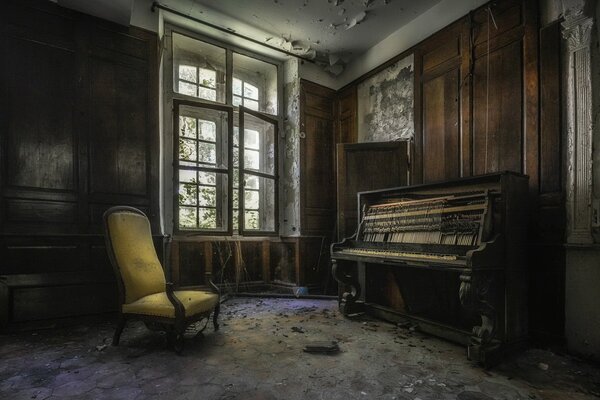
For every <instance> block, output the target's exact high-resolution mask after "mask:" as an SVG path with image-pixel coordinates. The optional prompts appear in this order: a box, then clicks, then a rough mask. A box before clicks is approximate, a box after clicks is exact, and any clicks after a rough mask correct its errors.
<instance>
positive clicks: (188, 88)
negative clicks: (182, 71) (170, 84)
mask: <svg viewBox="0 0 600 400" xmlns="http://www.w3.org/2000/svg"><path fill="white" fill-rule="evenodd" d="M197 90H198V86H196V85H194V84H193V83H187V82H179V87H178V90H177V91H178V92H179V93H181V94H185V95H186V96H194V97H196V93H197Z"/></svg>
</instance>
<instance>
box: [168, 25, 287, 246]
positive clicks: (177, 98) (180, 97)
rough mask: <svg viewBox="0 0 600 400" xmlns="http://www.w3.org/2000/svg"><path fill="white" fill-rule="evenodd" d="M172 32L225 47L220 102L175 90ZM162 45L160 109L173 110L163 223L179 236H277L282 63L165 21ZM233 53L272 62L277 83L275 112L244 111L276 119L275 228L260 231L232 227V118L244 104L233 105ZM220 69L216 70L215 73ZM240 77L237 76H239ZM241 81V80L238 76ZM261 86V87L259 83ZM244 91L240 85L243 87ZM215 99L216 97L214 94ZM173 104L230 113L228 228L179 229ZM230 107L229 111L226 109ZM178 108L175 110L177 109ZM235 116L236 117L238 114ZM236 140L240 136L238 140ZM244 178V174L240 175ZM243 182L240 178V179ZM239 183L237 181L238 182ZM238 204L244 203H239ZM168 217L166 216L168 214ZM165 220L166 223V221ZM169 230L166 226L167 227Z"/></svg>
mask: <svg viewBox="0 0 600 400" xmlns="http://www.w3.org/2000/svg"><path fill="white" fill-rule="evenodd" d="M173 34H179V35H183V36H187V37H189V38H191V39H195V40H199V41H202V42H205V43H207V44H211V45H213V46H217V47H220V48H223V49H224V50H225V56H226V58H225V71H224V73H225V100H224V102H219V101H212V100H208V99H203V98H199V97H193V96H189V95H185V94H182V93H178V92H177V89H176V88H175V87H174V85H173V82H174V80H175V79H177V80H179V77H178V76H174V75H175V73H176V72H175V70H174V67H175V65H179V63H176V61H175V59H174V57H173ZM163 44H164V46H163V48H164V49H165V51H164V58H163V60H164V64H163V81H162V85H161V91H162V93H163V105H164V107H163V110H164V111H165V112H166V111H167V110H169V111H172V112H171V113H170V117H172V118H173V120H172V121H171V122H170V121H169V114H166V115H164V127H165V134H166V135H165V136H166V138H168V134H169V133H170V134H171V138H170V139H166V141H165V142H163V143H165V144H167V143H168V142H170V144H168V146H171V145H172V146H173V149H172V151H166V152H164V153H163V159H164V165H165V166H169V167H172V170H171V169H169V168H165V169H164V180H165V182H167V181H170V182H172V187H171V191H172V194H169V193H168V191H167V192H164V191H163V196H164V197H163V198H164V199H165V200H164V201H165V209H170V210H172V211H173V214H172V218H169V219H167V220H166V224H167V227H168V226H169V225H168V224H169V223H172V226H171V228H172V229H171V231H172V232H173V234H174V235H178V236H193V235H198V234H200V235H203V236H207V237H209V236H214V237H224V236H225V237H226V236H230V237H232V238H239V237H244V236H253V237H256V236H264V237H269V236H278V235H279V231H280V221H281V218H280V215H279V214H280V211H281V207H280V205H279V201H280V198H281V197H280V193H279V192H280V191H281V190H282V188H281V186H280V185H279V175H278V173H279V171H280V170H281V166H282V164H283V157H282V155H281V154H280V151H281V149H282V148H283V147H282V146H281V144H280V143H279V141H280V140H282V138H281V132H280V130H281V129H282V127H283V115H284V108H283V91H284V76H283V62H282V61H279V60H277V59H275V58H270V57H268V56H265V55H263V54H260V53H254V52H252V51H248V50H246V49H243V48H240V47H238V46H236V45H233V44H229V43H226V42H222V41H219V40H217V39H213V38H210V37H207V36H204V35H202V34H200V33H196V32H193V31H190V30H189V29H186V28H183V27H180V26H177V25H173V24H171V23H166V24H165V30H164V37H163ZM234 53H237V54H240V55H244V56H247V57H251V58H254V59H256V60H259V61H262V62H265V63H268V64H271V65H273V66H275V67H276V70H277V75H276V76H277V82H276V87H277V102H276V106H277V114H268V113H267V112H262V111H254V110H251V109H246V112H247V113H249V112H252V113H256V115H258V118H260V119H266V120H268V121H275V136H276V137H275V165H274V168H275V171H276V174H277V175H274V176H273V178H274V185H275V188H274V191H275V193H274V196H275V204H274V206H275V210H274V218H275V221H274V231H262V230H243V229H242V226H241V224H240V222H238V228H237V229H236V230H234V229H233V213H234V210H233V175H234V166H233V127H234V124H235V122H234V119H236V113H239V115H241V113H240V109H241V108H242V107H243V104H242V105H240V106H233V78H234V74H233V70H234V68H233V58H234ZM218 73H219V72H218V71H217V74H218ZM238 79H239V78H238ZM241 80H242V81H243V79H241ZM249 83H250V84H253V85H254V83H253V82H249ZM258 87H259V89H260V86H258ZM242 90H243V87H242ZM261 97H264V96H260V94H259V104H260V98H261ZM217 98H218V96H217ZM176 105H177V106H181V105H189V106H192V107H200V108H203V107H206V108H212V109H218V110H222V111H225V109H227V112H228V113H229V114H228V115H230V117H229V118H230V121H231V123H230V124H229V125H230V126H229V127H228V131H230V135H231V136H230V137H229V142H228V143H229V146H228V147H229V148H228V150H227V152H228V158H229V161H228V164H230V166H229V171H228V192H229V193H228V194H229V200H228V202H227V207H228V221H227V230H213V229H208V230H206V229H180V228H179V202H178V195H179V160H178V154H177V152H178V143H177V140H178V138H179V132H177V124H178V120H179V110H178V109H177V110H176ZM229 110H230V111H229ZM176 111H177V112H176ZM239 115H238V116H239ZM238 140H239V139H238ZM240 161H241V163H243V159H240ZM241 167H242V164H240V166H239V169H240V171H242V170H245V168H241ZM250 173H251V174H254V173H255V171H254V170H250ZM241 176H242V177H243V175H241ZM239 177H240V173H238V178H239ZM241 182H243V181H241ZM241 182H240V183H241ZM163 187H164V188H165V189H167V190H168V188H169V186H168V185H163ZM240 194H242V195H243V193H242V191H241V190H240V189H239V188H238V196H240ZM238 199H239V200H240V201H243V198H242V197H239V198H238ZM169 202H172V204H170V205H169ZM239 205H240V206H241V205H243V204H241V203H240V204H239ZM242 212H243V207H239V209H238V213H237V214H238V218H240V216H242ZM167 217H168V215H167ZM167 221H168V222H167ZM167 229H168V228H167Z"/></svg>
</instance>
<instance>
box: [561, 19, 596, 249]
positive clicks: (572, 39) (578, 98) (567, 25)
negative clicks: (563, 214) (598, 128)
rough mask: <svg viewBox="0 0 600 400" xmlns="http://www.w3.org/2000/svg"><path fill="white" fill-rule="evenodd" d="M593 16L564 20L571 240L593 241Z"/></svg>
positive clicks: (577, 241) (568, 229)
mask: <svg viewBox="0 0 600 400" xmlns="http://www.w3.org/2000/svg"><path fill="white" fill-rule="evenodd" d="M592 26H593V18H590V17H586V16H585V15H583V14H582V13H581V12H577V13H574V14H570V15H567V16H566V17H565V21H564V22H563V23H562V36H563V39H564V44H565V45H564V52H565V57H564V60H565V63H566V64H565V68H564V71H565V72H564V87H565V95H566V99H565V100H566V101H565V104H566V109H565V113H566V132H567V139H566V141H567V143H566V152H567V154H566V160H567V163H566V166H567V171H566V184H567V187H566V192H567V202H566V206H567V243H580V244H585V243H593V238H592V229H591V220H592V207H591V205H592V82H591V58H590V56H591V54H590V45H591V29H592Z"/></svg>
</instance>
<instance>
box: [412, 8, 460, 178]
mask: <svg viewBox="0 0 600 400" xmlns="http://www.w3.org/2000/svg"><path fill="white" fill-rule="evenodd" d="M468 22H469V21H468V19H467V18H463V19H461V20H459V21H457V22H455V23H453V24H452V25H449V26H448V27H446V28H444V29H443V30H442V31H440V32H438V33H436V34H435V35H433V36H432V37H430V38H429V39H427V40H425V41H424V42H422V43H421V44H419V45H418V46H417V47H416V49H415V76H416V77H418V78H417V79H416V85H415V86H416V88H415V128H416V129H415V159H414V165H413V177H414V180H413V183H419V182H425V183H427V182H435V181H442V180H448V179H454V178H458V177H461V176H468V175H469V173H470V168H469V163H470V155H469V154H470V153H469V151H468V150H469V147H468V146H469V144H470V125H469V118H470V106H469V102H470V92H469V90H468V86H466V84H467V82H466V81H465V80H466V79H468V76H469V58H470V51H469V50H470V46H469V23H468Z"/></svg>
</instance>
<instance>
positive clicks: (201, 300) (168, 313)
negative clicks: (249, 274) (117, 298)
mask: <svg viewBox="0 0 600 400" xmlns="http://www.w3.org/2000/svg"><path fill="white" fill-rule="evenodd" d="M174 293H175V296H176V297H177V298H178V299H179V301H181V303H182V304H183V307H184V308H185V317H186V318H187V317H191V316H194V315H197V314H201V313H205V312H210V311H211V310H212V309H213V308H215V306H216V305H217V302H218V301H219V296H218V295H217V294H215V293H210V292H203V291H200V290H176V291H175V292H174ZM122 311H123V313H124V314H141V315H151V316H155V317H165V318H175V308H174V307H173V304H171V302H170V301H169V298H168V297H167V293H166V292H160V293H154V294H151V295H148V296H144V297H142V298H141V299H139V300H136V301H134V302H133V303H129V304H123V308H122Z"/></svg>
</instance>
